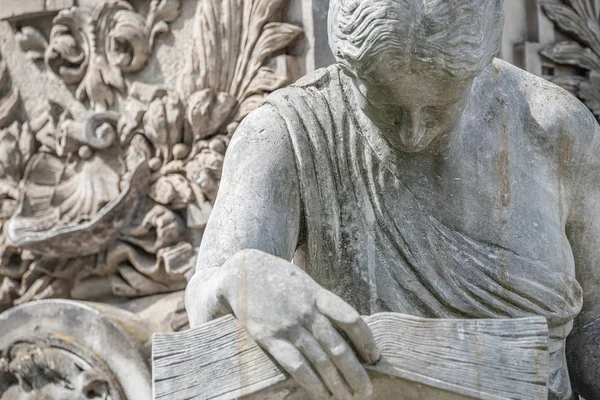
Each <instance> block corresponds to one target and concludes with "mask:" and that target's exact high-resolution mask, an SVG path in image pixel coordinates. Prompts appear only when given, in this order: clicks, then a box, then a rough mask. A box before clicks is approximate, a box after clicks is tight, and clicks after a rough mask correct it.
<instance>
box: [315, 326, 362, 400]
mask: <svg viewBox="0 0 600 400" xmlns="http://www.w3.org/2000/svg"><path fill="white" fill-rule="evenodd" d="M310 331H311V332H312V334H313V336H314V337H315V339H317V341H318V342H319V344H320V345H321V346H322V347H323V349H325V351H326V352H327V354H328V355H329V357H330V358H331V360H332V361H333V363H334V364H335V366H336V367H337V369H338V370H339V371H340V372H341V373H342V376H343V377H344V378H345V379H346V382H348V384H349V385H350V387H351V388H352V390H353V391H354V393H356V394H357V395H360V396H369V395H371V393H372V391H373V387H372V386H371V381H370V380H369V376H368V375H367V371H365V368H364V367H363V366H362V365H361V363H360V361H359V360H358V358H357V357H356V355H355V354H354V351H352V348H351V347H350V345H348V343H346V341H345V340H344V338H343V337H342V335H340V333H339V332H338V331H337V330H336V329H335V328H334V326H333V325H332V324H331V322H329V320H328V319H327V318H326V317H325V316H323V315H318V316H316V317H315V318H314V319H313V321H312V323H311V325H310Z"/></svg>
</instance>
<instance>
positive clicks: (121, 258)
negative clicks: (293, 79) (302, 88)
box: [0, 0, 302, 309]
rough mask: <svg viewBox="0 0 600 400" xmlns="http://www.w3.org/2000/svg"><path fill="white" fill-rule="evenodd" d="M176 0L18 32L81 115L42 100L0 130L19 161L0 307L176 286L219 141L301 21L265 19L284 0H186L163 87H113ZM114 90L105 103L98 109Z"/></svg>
mask: <svg viewBox="0 0 600 400" xmlns="http://www.w3.org/2000/svg"><path fill="white" fill-rule="evenodd" d="M179 3H180V1H179V0H153V1H152V2H151V3H150V5H149V11H148V14H147V15H146V17H145V18H142V17H141V16H140V15H139V14H138V13H136V12H135V11H134V10H133V8H132V6H131V4H129V3H128V2H126V1H124V0H107V1H103V2H100V3H98V4H97V5H94V7H93V8H92V9H82V8H79V7H73V8H70V9H68V10H63V11H61V12H60V13H59V14H58V15H57V16H56V17H55V18H54V21H53V26H52V30H51V33H50V36H49V40H48V42H47V43H46V41H45V38H44V36H43V35H42V34H41V33H40V32H38V31H35V30H34V29H33V28H29V27H24V28H22V29H21V34H20V36H19V41H20V43H21V47H22V49H23V50H24V51H29V52H30V54H29V56H30V57H31V58H33V59H37V58H39V56H40V55H42V54H43V57H44V63H45V65H46V66H47V67H48V68H49V69H50V70H52V71H53V72H54V73H55V74H56V75H58V76H60V77H61V79H62V80H63V81H64V82H65V84H68V85H70V84H74V85H78V88H77V90H76V94H77V95H78V96H79V98H80V99H81V101H88V100H89V102H90V106H91V108H93V110H94V112H93V114H92V115H91V116H88V117H86V118H85V119H84V120H74V118H73V117H72V116H71V114H70V113H69V112H68V111H67V110H65V109H63V108H62V107H61V106H60V105H58V104H55V103H49V105H48V108H47V111H46V112H45V113H44V114H43V115H36V116H35V117H34V118H32V119H31V120H30V121H29V123H23V124H19V125H15V126H14V127H11V128H10V129H11V130H10V131H6V140H7V141H10V143H12V144H11V146H12V148H14V149H16V148H18V149H19V151H18V152H16V151H15V152H12V153H10V154H11V157H12V156H15V157H16V156H17V155H20V156H19V157H21V158H20V159H19V160H18V162H17V161H13V160H12V159H11V158H7V161H6V165H7V166H8V167H7V168H5V169H7V170H8V171H10V175H11V176H13V175H14V178H11V179H12V181H10V179H9V178H6V179H5V178H2V177H0V185H5V184H6V182H12V183H10V185H12V186H10V185H9V186H8V187H10V193H11V196H12V197H8V200H10V207H8V208H7V212H6V213H4V214H3V215H5V217H4V219H3V221H4V222H5V223H6V233H7V234H6V237H3V240H4V242H5V243H0V244H2V246H0V251H2V252H3V253H2V254H3V255H2V254H0V279H2V282H1V283H0V309H3V308H6V307H8V306H10V305H12V304H21V303H24V302H28V301H31V300H37V299H44V298H52V297H67V298H69V297H70V298H75V299H82V300H90V299H98V298H106V297H111V296H117V297H138V296H147V295H152V294H157V293H166V292H171V291H176V290H181V289H183V288H184V287H185V285H186V281H187V279H189V277H190V276H191V275H192V273H193V269H194V268H193V267H194V262H195V258H196V254H197V251H198V246H199V241H200V238H201V236H202V230H203V229H204V227H205V226H206V223H207V221H208V218H209V216H210V213H211V211H212V206H213V202H214V201H215V198H216V195H217V191H218V188H219V183H220V179H221V170H222V166H223V160H224V157H225V153H226V150H227V147H228V145H229V141H230V139H231V137H232V135H233V133H234V132H235V129H236V128H237V126H238V125H239V123H240V121H241V120H242V119H243V118H244V117H245V116H246V115H247V114H248V113H249V112H251V111H252V110H253V109H255V108H256V107H257V106H258V105H259V104H260V102H261V101H262V100H263V99H264V97H265V96H266V95H268V94H269V93H270V92H272V91H274V90H276V89H278V88H280V87H282V86H284V85H286V84H287V83H288V82H289V81H290V77H288V76H287V75H286V73H281V72H277V70H276V69H275V68H273V65H274V62H272V61H274V58H275V57H277V56H278V55H280V54H284V53H285V49H286V47H287V46H289V45H290V44H292V43H293V42H294V40H295V39H296V38H297V37H298V36H299V35H300V34H301V32H302V30H301V29H300V28H299V27H296V26H294V25H291V24H286V23H282V22H278V21H277V17H278V16H279V15H280V13H279V12H280V11H281V8H282V6H283V4H284V3H285V1H284V0H233V1H231V0H206V1H200V2H198V6H197V11H196V15H195V19H194V31H195V35H194V45H193V46H194V47H193V51H192V55H191V58H190V60H189V62H188V64H187V67H186V69H185V70H184V71H183V73H182V76H181V79H180V80H179V82H178V84H177V87H176V88H175V89H171V88H164V87H161V86H160V85H154V84H153V85H150V84H146V83H143V82H132V83H129V84H126V82H125V80H124V73H126V72H131V71H139V70H140V69H142V68H143V66H144V65H145V64H146V61H147V59H148V57H149V56H150V52H151V49H152V46H153V43H154V38H155V35H157V34H159V33H161V32H164V31H165V30H167V28H168V23H170V22H172V21H174V20H175V19H176V18H177V16H178V15H179V9H180V4H179ZM125 91H127V95H126V96H123V98H122V99H121V100H122V101H119V102H118V103H116V104H117V105H118V106H119V110H118V112H113V111H107V110H108V109H109V108H111V106H112V105H114V104H115V102H114V101H115V96H116V94H117V93H124V92H125ZM17 127H18V128H19V129H20V131H19V132H16V131H15V129H16V128H17ZM23 129H25V131H23ZM13 131H14V132H13ZM22 132H26V133H22ZM3 135H4V133H3ZM3 137H4V136H0V139H2V138H3ZM2 140H4V139H2ZM28 144H29V146H28ZM4 147H6V148H7V149H8V148H9V147H10V146H4V145H2V142H1V141H0V150H1V149H3V148H4ZM13 153H14V154H13ZM7 154H8V153H7ZM2 157H3V155H2V153H1V152H0V165H2V166H4V164H3V162H4V161H3V159H2ZM13 171H16V172H13ZM7 192H8V190H7ZM1 204H2V203H0V205H1ZM2 210H3V208H2V209H0V211H2Z"/></svg>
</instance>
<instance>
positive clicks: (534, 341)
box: [152, 313, 549, 400]
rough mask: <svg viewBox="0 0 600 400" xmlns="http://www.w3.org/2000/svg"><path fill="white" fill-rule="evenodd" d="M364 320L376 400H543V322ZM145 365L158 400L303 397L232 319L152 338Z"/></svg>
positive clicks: (545, 371)
mask: <svg viewBox="0 0 600 400" xmlns="http://www.w3.org/2000/svg"><path fill="white" fill-rule="evenodd" d="M365 320H366V322H367V324H368V325H369V327H370V328H371V330H372V331H373V334H374V336H375V339H376V341H377V343H378V345H379V347H380V349H381V359H380V360H379V362H378V363H377V364H375V365H366V366H365V367H366V369H367V372H368V373H369V376H370V378H371V382H372V384H373V396H372V397H371V398H373V399H390V400H391V399H394V400H398V399H435V400H450V399H489V400H500V399H523V400H525V399H526V400H538V399H539V400H545V399H547V396H548V390H547V379H548V362H549V361H548V328H547V323H546V319H545V318H541V317H535V318H524V319H497V320H456V319H423V318H417V317H413V316H408V315H403V314H396V313H381V314H375V315H372V316H368V317H365ZM152 358H153V360H152V361H153V362H152V368H153V380H154V382H153V390H154V399H155V400H167V399H168V400H184V399H185V400H192V399H219V400H229V399H237V398H244V399H270V400H275V399H277V400H279V399H281V400H283V399H286V400H292V399H293V400H296V399H309V397H308V395H307V394H306V392H304V391H303V390H302V389H301V388H300V387H299V386H297V385H296V384H295V383H294V382H293V381H292V380H291V379H290V378H289V375H287V374H286V373H285V372H284V371H283V370H282V369H281V367H279V366H278V365H277V363H275V362H274V361H273V360H272V359H271V358H270V357H269V356H268V355H267V354H266V353H265V352H264V351H263V350H262V349H261V348H260V347H259V346H258V345H257V344H256V342H255V341H254V340H252V338H251V337H250V336H249V335H248V334H247V333H246V332H245V330H244V329H243V328H242V327H241V325H240V324H239V323H238V322H237V320H236V319H235V318H234V317H232V316H227V317H223V318H220V319H217V320H214V321H211V322H209V323H207V324H204V325H202V326H200V327H198V328H195V329H192V330H188V331H185V332H178V333H159V334H155V335H154V340H153V351H152Z"/></svg>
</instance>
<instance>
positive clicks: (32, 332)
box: [0, 300, 151, 400]
mask: <svg viewBox="0 0 600 400" xmlns="http://www.w3.org/2000/svg"><path fill="white" fill-rule="evenodd" d="M150 334H151V331H150V330H149V326H147V325H146V324H144V323H143V321H140V320H137V319H136V318H135V316H134V315H133V314H131V313H128V312H126V311H123V310H120V309H117V308H114V307H110V306H104V305H93V304H83V303H76V302H72V301H64V300H47V301H44V302H34V303H29V304H25V305H22V306H19V307H14V308H12V309H11V310H10V311H7V312H5V313H3V314H1V315H0V337H1V338H2V340H1V341H0V377H1V379H0V398H2V399H32V400H33V399H41V398H52V399H67V398H68V399H110V400H122V399H149V398H151V385H150V369H149V367H150V366H149V364H148V356H149V354H147V351H148V349H147V347H146V344H147V342H148V341H149V340H150ZM44 395H45V396H46V397H43V396H44ZM48 396H49V397H48Z"/></svg>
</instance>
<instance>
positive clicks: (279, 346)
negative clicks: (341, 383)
mask: <svg viewBox="0 0 600 400" xmlns="http://www.w3.org/2000/svg"><path fill="white" fill-rule="evenodd" d="M258 344H259V345H260V346H261V347H263V348H264V349H265V350H266V351H267V353H269V354H270V355H271V357H273V358H274V359H275V361H277V363H279V365H281V367H282V368H283V369H285V370H286V371H287V372H288V373H289V374H290V375H291V376H292V378H293V379H294V380H295V381H296V383H298V385H300V386H302V387H303V388H304V390H306V391H307V392H308V394H310V395H311V396H312V397H313V398H314V399H318V400H320V399H328V398H329V397H330V393H329V391H328V390H327V388H326V387H325V385H324V384H323V382H322V381H321V379H320V378H319V376H318V375H317V374H316V372H315V371H314V370H313V369H312V367H311V365H310V363H309V362H308V360H307V359H306V358H305V357H304V356H303V355H302V353H301V352H300V350H298V349H297V348H296V347H295V346H294V345H293V344H292V343H290V342H288V341H286V340H283V339H275V338H271V339H266V340H262V341H258Z"/></svg>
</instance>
